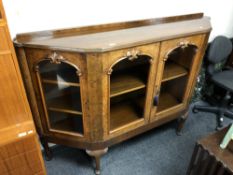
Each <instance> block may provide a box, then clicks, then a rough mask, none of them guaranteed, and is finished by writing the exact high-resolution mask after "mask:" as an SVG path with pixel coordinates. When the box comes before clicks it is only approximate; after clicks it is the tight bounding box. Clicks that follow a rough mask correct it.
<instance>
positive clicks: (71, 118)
mask: <svg viewBox="0 0 233 175" xmlns="http://www.w3.org/2000/svg"><path fill="white" fill-rule="evenodd" d="M36 73H37V79H38V83H39V88H40V93H41V97H42V102H43V108H44V113H45V115H46V119H47V122H48V127H49V130H50V131H58V132H63V133H68V134H69V133H75V134H80V135H83V132H84V131H83V118H82V117H83V115H82V106H81V94H80V79H79V76H80V75H81V72H80V70H79V69H78V68H77V67H76V66H75V65H72V64H70V63H69V62H67V61H65V60H59V59H56V60H54V59H45V60H43V61H41V62H39V63H38V64H37V68H36Z"/></svg>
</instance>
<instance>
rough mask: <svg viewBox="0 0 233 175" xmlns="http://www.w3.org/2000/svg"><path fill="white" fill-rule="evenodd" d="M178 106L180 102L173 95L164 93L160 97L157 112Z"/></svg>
mask: <svg viewBox="0 0 233 175" xmlns="http://www.w3.org/2000/svg"><path fill="white" fill-rule="evenodd" d="M178 104H180V102H179V101H178V100H177V99H176V98H175V97H174V96H173V95H172V94H169V93H166V92H163V93H161V94H160V96H159V105H158V107H157V112H161V111H163V110H166V109H168V108H171V107H174V106H176V105H178Z"/></svg>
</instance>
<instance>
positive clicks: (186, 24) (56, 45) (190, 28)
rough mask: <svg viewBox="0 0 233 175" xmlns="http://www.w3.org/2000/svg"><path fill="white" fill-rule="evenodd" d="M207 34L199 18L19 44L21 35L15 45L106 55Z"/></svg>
mask: <svg viewBox="0 0 233 175" xmlns="http://www.w3.org/2000/svg"><path fill="white" fill-rule="evenodd" d="M210 30H211V24H210V19H209V18H208V17H201V18H197V19H191V20H182V21H175V22H168V23H162V24H150V25H147V26H139V27H132V28H126V29H124V28H123V29H117V30H112V31H104V32H102V31H101V32H95V33H94V32H89V33H84V34H83V33H81V34H80V33H78V34H73V35H69V34H64V35H61V36H59V37H57V36H54V35H51V36H49V37H48V36H46V37H44V36H43V32H38V33H34V34H35V35H38V36H39V35H41V37H38V36H37V37H35V38H32V36H30V37H31V38H30V39H29V40H25V41H23V40H22V41H20V39H19V37H20V35H18V36H17V40H16V41H15V43H16V45H17V44H23V45H24V46H25V47H33V48H49V49H58V50H67V51H77V52H106V51H111V50H116V49H122V48H127V47H132V46H137V45H143V44H149V43H153V42H158V41H163V40H168V39H172V38H177V37H183V36H187V35H194V34H199V33H206V32H209V31H210ZM48 32H49V31H47V33H46V34H48ZM51 32H52V31H51ZM24 35H25V34H24Z"/></svg>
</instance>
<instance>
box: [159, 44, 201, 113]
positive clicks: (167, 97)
mask: <svg viewBox="0 0 233 175" xmlns="http://www.w3.org/2000/svg"><path fill="white" fill-rule="evenodd" d="M196 49H197V47H196V46H195V45H191V44H187V45H181V46H179V47H177V48H174V49H173V50H172V51H170V52H169V53H168V54H167V55H166V57H165V59H164V60H165V64H164V71H163V76H162V83H161V86H160V91H159V93H158V95H157V96H156V97H155V103H158V104H157V113H159V112H162V111H164V110H167V109H169V108H172V107H175V106H177V105H179V104H181V103H182V102H183V97H184V94H185V92H186V86H187V83H188V79H189V75H190V71H191V67H192V63H193V59H194V57H195V54H196ZM156 98H157V99H158V102H156Z"/></svg>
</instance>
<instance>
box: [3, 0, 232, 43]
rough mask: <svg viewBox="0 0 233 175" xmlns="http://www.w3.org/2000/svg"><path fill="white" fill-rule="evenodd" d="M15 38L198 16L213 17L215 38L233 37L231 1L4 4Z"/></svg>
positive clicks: (7, 0)
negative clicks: (53, 30) (156, 18)
mask: <svg viewBox="0 0 233 175" xmlns="http://www.w3.org/2000/svg"><path fill="white" fill-rule="evenodd" d="M3 3H4V5H5V10H6V14H7V17H8V23H9V27H10V31H11V35H12V38H13V37H15V35H16V33H22V32H31V31H39V30H47V29H55V28H67V27H74V26H85V25H92V24H100V23H109V22H117V21H127V20H135V19H145V18H155V17H162V16H172V15H180V14H188V13H195V12H204V13H205V15H206V16H210V17H211V21H212V25H213V31H212V33H211V37H210V38H211V39H213V38H214V37H215V36H216V35H220V34H221V35H226V36H228V37H233V1H231V0H221V1H213V0H176V1H174V0H161V1H155V0H138V1H133V0H114V1H113V0H98V1H94V0H92V1H91V0H82V1H78V0H57V1H56V0H3Z"/></svg>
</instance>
